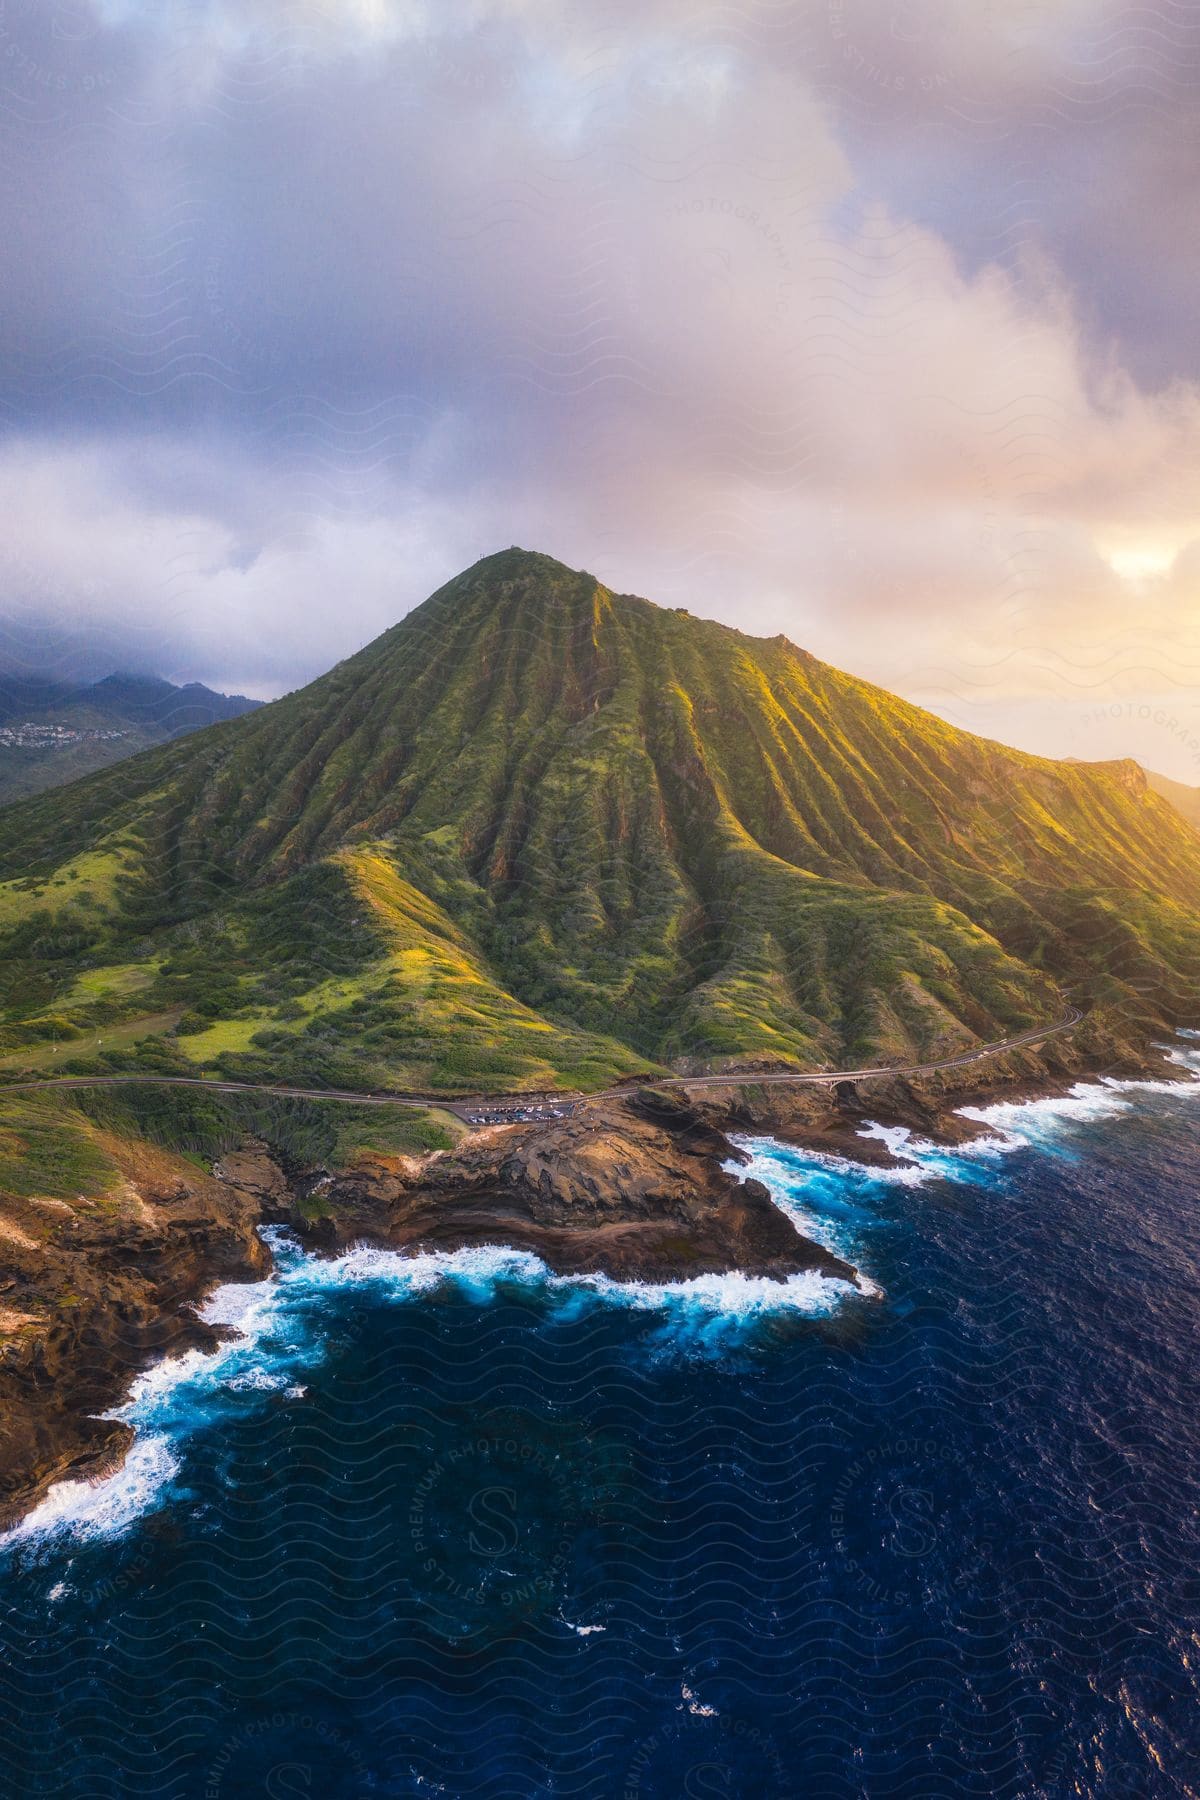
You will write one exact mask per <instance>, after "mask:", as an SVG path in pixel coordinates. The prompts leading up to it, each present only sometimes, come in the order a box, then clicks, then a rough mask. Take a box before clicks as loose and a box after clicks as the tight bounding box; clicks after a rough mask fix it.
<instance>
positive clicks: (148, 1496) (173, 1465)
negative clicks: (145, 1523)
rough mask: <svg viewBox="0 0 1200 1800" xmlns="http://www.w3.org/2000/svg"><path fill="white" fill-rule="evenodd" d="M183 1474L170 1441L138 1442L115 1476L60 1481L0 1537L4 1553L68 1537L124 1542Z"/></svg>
mask: <svg viewBox="0 0 1200 1800" xmlns="http://www.w3.org/2000/svg"><path fill="white" fill-rule="evenodd" d="M178 1472H179V1461H178V1458H177V1457H176V1455H175V1453H174V1451H173V1450H172V1448H171V1445H170V1444H169V1442H168V1441H167V1439H166V1438H165V1437H163V1436H160V1435H158V1434H154V1435H152V1436H150V1437H143V1438H138V1439H136V1440H135V1441H134V1443H133V1444H132V1445H131V1446H130V1449H129V1454H128V1455H127V1456H126V1458H125V1461H124V1462H123V1463H122V1464H121V1467H120V1468H119V1469H116V1470H114V1471H113V1473H112V1474H111V1475H106V1476H103V1477H100V1478H99V1479H97V1480H95V1481H80V1480H68V1481H56V1482H55V1483H54V1485H53V1486H52V1487H50V1488H48V1489H47V1490H46V1493H45V1494H44V1495H43V1497H42V1499H41V1500H40V1501H39V1502H38V1504H37V1505H36V1506H35V1507H34V1508H33V1510H32V1512H28V1513H26V1515H25V1517H24V1518H23V1519H22V1520H20V1521H19V1523H18V1524H16V1525H14V1526H13V1527H12V1528H11V1530H9V1531H6V1532H4V1533H3V1534H0V1549H8V1548H10V1547H12V1546H13V1545H16V1544H21V1543H31V1542H35V1541H37V1540H39V1539H43V1538H47V1537H58V1536H60V1535H62V1534H64V1533H69V1534H70V1535H71V1536H72V1537H75V1538H78V1539H81V1540H82V1541H84V1542H87V1541H89V1540H94V1539H97V1538H115V1537H120V1535H121V1533H122V1532H124V1531H126V1530H127V1529H128V1528H129V1526H130V1525H132V1524H133V1522H134V1520H135V1519H139V1518H141V1516H142V1514H143V1513H145V1512H148V1511H149V1510H150V1509H151V1508H152V1507H153V1506H154V1505H156V1504H157V1502H158V1499H159V1497H160V1495H161V1494H162V1493H163V1492H164V1490H165V1489H166V1488H167V1487H168V1486H169V1485H170V1483H171V1482H172V1481H173V1480H174V1478H175V1476H176V1475H177V1474H178Z"/></svg>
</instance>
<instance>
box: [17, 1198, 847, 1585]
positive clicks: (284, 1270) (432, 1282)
mask: <svg viewBox="0 0 1200 1800" xmlns="http://www.w3.org/2000/svg"><path fill="white" fill-rule="evenodd" d="M263 1236H264V1238H266V1240H267V1241H268V1242H269V1243H270V1245H271V1247H272V1249H273V1250H274V1252H275V1256H276V1261H277V1266H276V1270H275V1272H274V1274H272V1275H271V1276H269V1277H268V1278H267V1279H266V1280H265V1281H257V1282H250V1283H227V1284H226V1285H224V1286H222V1287H219V1288H217V1289H216V1290H215V1291H214V1292H213V1294H211V1295H210V1297H209V1298H208V1300H206V1301H205V1302H204V1304H203V1305H202V1306H201V1307H200V1308H199V1312H200V1316H201V1317H202V1318H203V1319H205V1320H206V1321H207V1322H208V1323H209V1324H212V1325H221V1326H224V1327H225V1328H226V1329H227V1330H228V1331H229V1332H230V1334H231V1335H230V1337H229V1339H228V1340H227V1341H226V1342H223V1343H221V1344H220V1345H218V1347H217V1348H216V1349H215V1350H188V1351H185V1352H184V1353H183V1354H182V1355H181V1356H175V1357H169V1358H166V1359H165V1360H164V1361H162V1362H159V1363H156V1364H154V1366H153V1367H152V1368H149V1369H146V1370H144V1371H143V1372H142V1374H140V1375H138V1376H137V1377H136V1379H135V1380H134V1382H133V1383H132V1385H131V1387H130V1390H129V1394H128V1397H127V1398H126V1399H125V1400H124V1401H123V1402H122V1403H121V1404H120V1405H119V1406H117V1407H114V1408H113V1409H112V1410H111V1411H110V1412H108V1413H105V1414H104V1415H103V1417H105V1418H111V1419H119V1420H121V1421H123V1422H124V1423H126V1424H128V1425H131V1426H132V1427H133V1428H134V1430H135V1432H136V1433H137V1436H136V1437H135V1439H134V1442H133V1444H132V1446H131V1448H130V1450H129V1453H128V1455H127V1456H126V1458H125V1461H124V1462H123V1464H122V1465H121V1467H120V1468H119V1469H117V1470H115V1471H114V1472H113V1473H112V1474H111V1475H107V1476H103V1477H100V1478H97V1479H96V1480H93V1481H81V1480H70V1481H59V1482H56V1483H55V1484H54V1485H53V1486H52V1487H51V1488H50V1489H49V1490H48V1492H47V1493H46V1495H45V1497H44V1499H43V1500H42V1501H41V1502H40V1503H39V1504H38V1505H37V1506H36V1507H34V1508H33V1510H32V1511H31V1512H30V1513H28V1514H27V1515H26V1517H25V1518H24V1519H22V1520H21V1521H20V1523H19V1524H17V1525H15V1526H14V1527H13V1528H12V1529H11V1530H10V1531H8V1532H5V1533H3V1534H0V1549H4V1548H11V1547H13V1546H15V1545H18V1544H22V1543H33V1542H39V1541H44V1540H47V1539H59V1538H63V1537H68V1538H71V1539H74V1540H76V1541H83V1542H87V1541H90V1540H95V1539H99V1538H113V1537H118V1536H120V1535H121V1533H123V1532H124V1531H126V1530H127V1529H128V1528H129V1527H130V1526H131V1525H132V1524H134V1523H135V1521H136V1520H137V1519H139V1518H141V1517H142V1516H143V1515H144V1514H145V1513H147V1512H150V1511H152V1510H153V1509H154V1508H155V1507H156V1506H159V1505H161V1504H162V1503H163V1502H164V1501H165V1500H166V1499H167V1498H168V1496H169V1495H170V1494H171V1492H172V1491H173V1489H174V1487H175V1484H176V1478H177V1476H178V1474H179V1471H180V1466H181V1464H180V1458H179V1455H178V1454H177V1451H178V1448H179V1446H180V1445H181V1444H182V1443H183V1442H184V1441H185V1440H186V1439H187V1438H189V1437H191V1436H192V1435H193V1434H194V1433H195V1432H196V1431H198V1430H200V1429H202V1428H203V1426H204V1425H205V1424H207V1423H208V1422H210V1420H211V1419H212V1417H213V1416H214V1411H215V1407H214V1404H213V1403H214V1401H219V1398H220V1396H221V1395H226V1394H233V1395H253V1394H256V1393H262V1394H264V1395H265V1394H278V1395H280V1396H281V1398H284V1399H295V1398H299V1397H301V1396H303V1394H304V1391H305V1389H304V1386H303V1384H302V1383H299V1382H297V1381H296V1379H295V1378H296V1375H297V1374H298V1373H299V1372H301V1371H303V1370H305V1369H310V1368H312V1367H313V1366H314V1365H315V1364H316V1363H319V1362H320V1361H321V1359H322V1357H323V1355H324V1344H323V1340H322V1336H321V1332H320V1326H319V1320H318V1319H316V1318H314V1306H313V1303H314V1301H319V1300H320V1298H321V1296H323V1295H334V1294H337V1293H339V1292H341V1293H345V1292H348V1291H350V1290H353V1289H354V1288H362V1287H370V1288H371V1289H372V1290H373V1291H374V1294H375V1296H376V1297H377V1298H382V1299H386V1300H392V1301H397V1302H403V1301H409V1300H413V1299H417V1298H419V1297H421V1296H422V1295H425V1294H429V1293H431V1292H433V1291H435V1290H436V1289H438V1288H439V1287H442V1286H445V1285H447V1284H450V1285H453V1286H455V1287H457V1288H458V1290H459V1291H460V1292H461V1293H462V1294H464V1295H465V1296H466V1297H468V1298H470V1299H473V1300H475V1301H476V1302H478V1303H481V1304H483V1303H486V1302H487V1301H488V1300H490V1299H492V1298H493V1297H494V1296H495V1294H496V1293H497V1291H498V1289H499V1288H500V1287H501V1286H505V1285H515V1286H520V1287H522V1288H524V1289H526V1290H529V1289H532V1290H535V1291H540V1292H542V1293H544V1294H545V1295H546V1296H547V1297H548V1298H549V1299H550V1300H551V1301H552V1302H553V1303H554V1304H555V1305H556V1306H557V1307H558V1309H559V1310H560V1312H561V1311H563V1310H568V1311H569V1310H572V1309H577V1308H578V1306H579V1305H580V1304H587V1303H591V1304H603V1305H606V1306H615V1307H624V1308H627V1309H629V1310H630V1311H633V1312H638V1313H657V1314H660V1315H662V1318H663V1321H664V1327H666V1328H667V1329H666V1330H665V1332H664V1333H660V1335H659V1338H658V1340H657V1341H658V1343H659V1344H660V1345H661V1344H662V1343H664V1342H666V1341H670V1339H671V1338H672V1337H675V1338H676V1339H677V1341H678V1342H679V1343H680V1344H681V1345H692V1346H694V1345H707V1346H709V1347H718V1346H719V1345H720V1344H721V1343H722V1342H725V1341H727V1340H728V1338H729V1337H730V1336H731V1335H733V1334H735V1333H736V1332H737V1331H739V1330H743V1329H745V1328H746V1327H747V1326H748V1325H751V1324H752V1323H753V1322H754V1321H755V1320H757V1319H760V1318H762V1317H764V1316H766V1315H769V1314H778V1313H793V1314H797V1313H798V1314H801V1315H804V1316H808V1317H817V1316H820V1315H822V1314H827V1313H830V1312H832V1311H834V1309H835V1308H836V1307H837V1306H838V1305H839V1304H840V1302H841V1301H842V1300H843V1299H844V1298H845V1297H846V1295H848V1294H850V1293H852V1292H854V1291H855V1290H854V1289H853V1288H852V1287H851V1286H850V1284H849V1283H847V1282H843V1281H827V1280H825V1279H823V1278H822V1277H821V1276H819V1275H817V1274H815V1273H813V1272H805V1273H803V1274H799V1275H792V1276H789V1277H788V1278H787V1279H786V1280H782V1281H776V1280H772V1279H770V1278H767V1277H757V1276H749V1275H742V1274H739V1273H737V1272H731V1273H728V1274H722V1275H698V1276H695V1277H693V1278H691V1279H689V1280H686V1281H671V1282H649V1281H614V1280H613V1279H611V1277H609V1276H607V1275H599V1274H597V1275H555V1274H554V1273H553V1272H552V1271H551V1270H550V1269H549V1268H548V1267H547V1266H546V1264H545V1263H544V1262H542V1260H541V1258H540V1257H537V1256H534V1255H533V1254H532V1253H530V1252H529V1251H525V1250H514V1249H511V1248H509V1247H508V1246H506V1245H480V1246H477V1247H474V1248H471V1249H463V1250H449V1251H435V1252H425V1253H418V1254H414V1253H406V1252H404V1251H399V1250H382V1249H377V1248H374V1247H371V1246H366V1245H362V1246H358V1247H355V1248H353V1249H351V1250H349V1251H347V1252H346V1253H345V1254H344V1255H343V1256H339V1257H334V1258H319V1257H315V1256H311V1255H309V1254H307V1253H306V1252H305V1251H303V1250H302V1249H300V1248H299V1247H298V1246H297V1245H296V1244H295V1243H294V1242H293V1241H292V1240H291V1239H289V1237H288V1236H287V1234H286V1233H285V1232H283V1231H281V1230H280V1229H279V1228H277V1227H272V1228H268V1229H267V1230H265V1231H264V1232H263Z"/></svg>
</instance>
